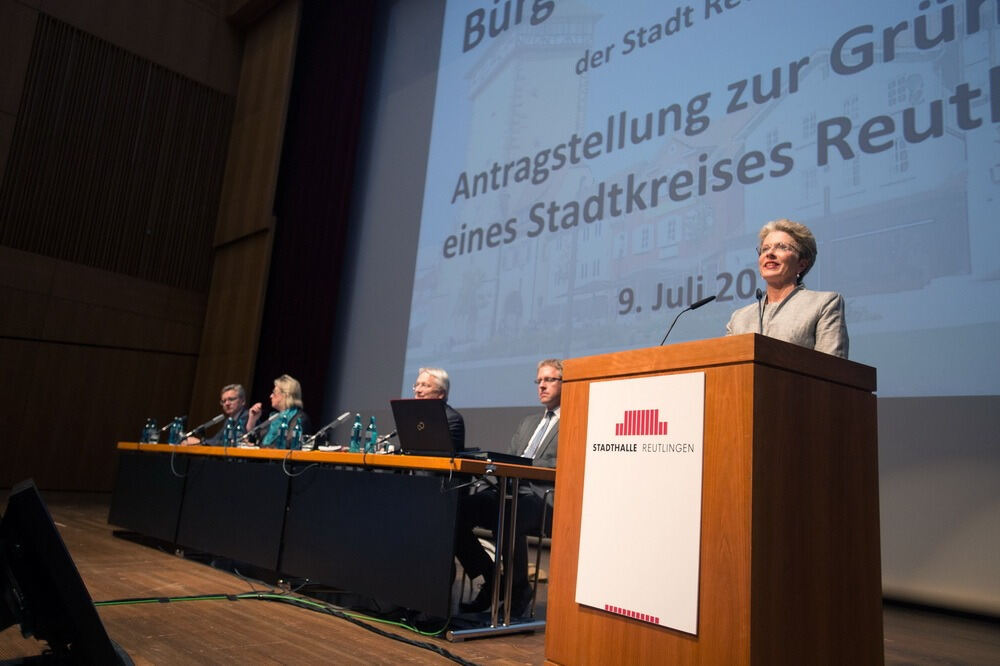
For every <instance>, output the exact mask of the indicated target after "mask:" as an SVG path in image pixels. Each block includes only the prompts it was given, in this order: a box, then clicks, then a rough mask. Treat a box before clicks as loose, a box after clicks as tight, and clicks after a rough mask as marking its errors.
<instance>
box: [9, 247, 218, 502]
mask: <svg viewBox="0 0 1000 666" xmlns="http://www.w3.org/2000/svg"><path fill="white" fill-rule="evenodd" d="M204 308H205V302H204V296H203V295H201V294H197V293H194V292H186V291H183V290H179V289H173V288H169V287H164V286H162V285H157V284H153V283H149V282H143V281H141V280H135V279H133V278H124V277H122V276H120V275H117V274H114V273H110V272H107V271H99V270H96V269H93V268H88V267H86V266H81V265H79V264H72V263H69V262H63V261H58V260H54V259H48V258H45V257H40V256H38V255H34V254H30V253H27V252H20V251H17V250H11V249H9V248H4V247H0V311H2V312H4V313H5V316H4V317H3V318H0V368H3V381H2V382H0V405H3V406H4V407H3V414H4V419H3V423H4V426H3V427H4V442H3V446H2V447H0V487H7V486H10V485H11V484H13V483H15V482H17V481H19V480H21V479H23V478H26V477H29V476H30V477H34V478H35V479H36V481H37V482H38V484H39V486H40V487H43V488H58V489H80V490H105V491H106V490H110V489H111V487H112V482H113V472H114V461H115V457H114V442H116V441H119V440H122V439H135V438H136V437H137V435H138V432H139V428H141V426H142V423H143V422H144V421H145V419H146V418H147V417H149V416H153V417H155V418H156V419H157V420H158V421H160V422H161V423H162V422H163V421H164V419H167V418H169V417H171V416H174V415H177V414H181V413H183V412H184V410H185V408H186V405H187V404H188V400H189V396H190V387H191V382H192V380H193V378H194V368H195V364H196V361H197V349H198V342H199V333H200V329H201V322H202V319H203V317H204Z"/></svg>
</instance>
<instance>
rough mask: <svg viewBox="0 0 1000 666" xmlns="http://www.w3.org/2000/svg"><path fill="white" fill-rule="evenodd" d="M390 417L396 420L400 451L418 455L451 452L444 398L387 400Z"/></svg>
mask: <svg viewBox="0 0 1000 666" xmlns="http://www.w3.org/2000/svg"><path fill="white" fill-rule="evenodd" d="M389 404H390V405H391V406H392V418H393V419H394V420H395V421H396V432H397V436H398V437H399V447H400V449H401V450H402V452H403V453H414V454H419V455H454V454H455V453H457V451H456V450H455V444H454V441H453V440H452V438H451V431H450V430H449V429H448V414H447V413H446V411H445V408H444V404H445V403H444V400H440V399H417V398H410V399H399V400H390V401H389Z"/></svg>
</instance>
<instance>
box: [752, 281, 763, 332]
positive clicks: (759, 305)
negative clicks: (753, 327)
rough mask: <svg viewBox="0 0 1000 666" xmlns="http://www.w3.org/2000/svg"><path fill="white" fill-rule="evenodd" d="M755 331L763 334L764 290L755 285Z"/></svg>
mask: <svg viewBox="0 0 1000 666" xmlns="http://www.w3.org/2000/svg"><path fill="white" fill-rule="evenodd" d="M754 295H755V296H756V297H757V332H758V333H760V334H761V335H764V301H763V299H764V292H763V291H761V290H760V287H757V293H756V294H754Z"/></svg>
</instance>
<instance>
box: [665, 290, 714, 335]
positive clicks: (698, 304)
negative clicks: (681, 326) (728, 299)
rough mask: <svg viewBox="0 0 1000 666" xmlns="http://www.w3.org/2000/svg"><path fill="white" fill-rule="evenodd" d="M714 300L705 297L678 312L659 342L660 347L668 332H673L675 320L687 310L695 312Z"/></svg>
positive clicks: (711, 297) (712, 297)
mask: <svg viewBox="0 0 1000 666" xmlns="http://www.w3.org/2000/svg"><path fill="white" fill-rule="evenodd" d="M715 299H716V297H715V296H706V297H705V298H703V299H701V300H700V301H695V302H694V303H692V304H691V305H689V306H687V307H686V308H684V309H683V310H681V311H680V312H678V313H677V316H676V317H674V321H673V322H672V323H671V324H670V328H668V329H667V333H666V335H664V336H663V339H662V340H660V346H661V347H662V346H663V343H664V342H666V341H667V335H670V331H672V330H674V324H676V323H677V320H678V319H680V318H681V315H682V314H684V313H685V312H687V311H688V310H697V309H698V308H700V307H701V306H703V305H708V304H709V303H711V302H712V301H714V300H715Z"/></svg>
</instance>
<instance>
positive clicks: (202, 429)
mask: <svg viewBox="0 0 1000 666" xmlns="http://www.w3.org/2000/svg"><path fill="white" fill-rule="evenodd" d="M225 418H226V415H225V414H219V415H217V416H215V417H213V418H212V419H211V420H209V421H205V422H204V423H202V424H201V425H200V426H198V427H197V428H195V429H194V430H190V431H188V432H186V433H184V434H183V435H181V441H182V442H183V441H184V440H185V439H187V438H188V437H190V436H191V435H195V434H200V433H203V432H205V431H206V430H208V429H209V428H211V427H212V426H214V425H216V424H217V423H221V422H222V421H224V420H225Z"/></svg>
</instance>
